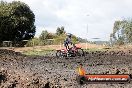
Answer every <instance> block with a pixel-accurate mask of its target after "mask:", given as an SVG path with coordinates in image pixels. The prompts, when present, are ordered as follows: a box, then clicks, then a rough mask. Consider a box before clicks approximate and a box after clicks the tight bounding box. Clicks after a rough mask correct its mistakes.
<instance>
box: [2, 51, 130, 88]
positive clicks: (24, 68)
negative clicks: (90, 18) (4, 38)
mask: <svg viewBox="0 0 132 88" xmlns="http://www.w3.org/2000/svg"><path fill="white" fill-rule="evenodd" d="M80 63H82V64H83V65H84V68H85V69H86V71H87V73H97V74H104V73H105V74H106V73H107V74H115V73H116V72H117V70H119V71H120V72H119V74H126V73H131V74H132V50H127V51H125V52H124V51H96V52H86V56H85V57H76V58H67V59H65V58H61V59H60V58H56V57H48V56H30V57H29V56H25V55H22V54H21V53H17V52H14V51H11V50H5V49H0V88H132V84H131V83H129V84H85V85H79V84H78V83H77V81H76V77H77V75H78V73H77V67H78V65H79V64H80Z"/></svg>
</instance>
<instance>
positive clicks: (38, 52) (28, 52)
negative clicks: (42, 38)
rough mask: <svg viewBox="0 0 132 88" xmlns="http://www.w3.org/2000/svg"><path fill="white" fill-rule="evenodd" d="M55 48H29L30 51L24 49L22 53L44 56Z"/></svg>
mask: <svg viewBox="0 0 132 88" xmlns="http://www.w3.org/2000/svg"><path fill="white" fill-rule="evenodd" d="M53 51H55V50H51V49H49V50H30V51H25V52H23V54H25V55H29V56H45V55H47V54H50V53H51V52H53Z"/></svg>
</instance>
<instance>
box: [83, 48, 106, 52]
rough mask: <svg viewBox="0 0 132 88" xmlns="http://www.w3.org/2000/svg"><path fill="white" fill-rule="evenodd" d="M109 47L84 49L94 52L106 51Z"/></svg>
mask: <svg viewBox="0 0 132 88" xmlns="http://www.w3.org/2000/svg"><path fill="white" fill-rule="evenodd" d="M106 50H107V49H103V48H90V49H84V51H88V52H94V51H106Z"/></svg>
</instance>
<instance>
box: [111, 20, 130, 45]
mask: <svg viewBox="0 0 132 88" xmlns="http://www.w3.org/2000/svg"><path fill="white" fill-rule="evenodd" d="M131 35H132V20H122V21H115V23H114V27H113V33H111V35H110V38H111V39H110V40H111V41H114V42H115V44H119V45H120V44H124V43H132V36H131Z"/></svg>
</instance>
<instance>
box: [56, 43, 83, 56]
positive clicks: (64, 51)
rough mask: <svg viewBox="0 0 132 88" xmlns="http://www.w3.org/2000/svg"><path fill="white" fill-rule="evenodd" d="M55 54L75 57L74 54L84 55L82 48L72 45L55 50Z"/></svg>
mask: <svg viewBox="0 0 132 88" xmlns="http://www.w3.org/2000/svg"><path fill="white" fill-rule="evenodd" d="M56 56H57V57H59V58H61V57H76V56H85V55H84V50H83V49H82V48H81V47H77V46H75V45H74V46H73V47H71V48H69V49H60V50H57V52H56Z"/></svg>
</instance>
